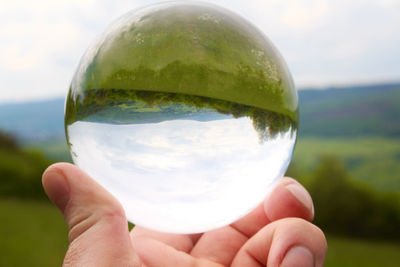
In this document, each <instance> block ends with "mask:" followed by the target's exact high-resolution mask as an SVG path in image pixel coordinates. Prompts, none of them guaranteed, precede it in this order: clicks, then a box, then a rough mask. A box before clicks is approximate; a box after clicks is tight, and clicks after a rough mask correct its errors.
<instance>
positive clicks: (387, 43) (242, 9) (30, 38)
mask: <svg viewBox="0 0 400 267" xmlns="http://www.w3.org/2000/svg"><path fill="white" fill-rule="evenodd" d="M155 2H158V1H156V0H151V1H146V0H134V1H129V0H123V1H111V0H102V1H94V0H86V1H84V0H81V1H78V0H73V1H71V0H70V1H68V0H58V1H51V0H35V1H34V0H13V1H8V0H0V25H2V26H1V27H0V84H1V85H2V88H1V89H0V102H4V101H11V100H25V99H33V98H43V97H53V96H60V95H64V94H65V92H66V90H67V88H68V86H69V82H70V79H71V77H72V75H73V72H74V69H75V67H76V66H77V63H78V61H79V59H80V57H81V55H82V54H83V52H84V51H85V50H86V48H87V47H88V45H89V44H90V43H91V42H92V40H93V39H94V37H95V36H97V35H98V34H100V33H101V32H102V31H103V30H104V29H105V28H106V26H107V25H108V24H110V23H111V22H112V21H113V20H115V19H116V18H117V17H119V16H120V15H122V14H123V13H125V12H127V11H129V10H131V9H133V8H136V7H138V6H141V5H144V4H149V3H155ZM212 2H214V3H216V4H218V5H221V6H225V7H227V8H229V9H231V10H233V11H234V12H236V13H239V14H240V15H242V16H244V17H246V18H248V19H249V20H250V21H251V22H253V23H254V24H256V25H257V26H258V27H259V28H260V29H261V30H262V31H264V32H265V33H266V34H267V35H268V36H269V37H270V39H271V40H272V41H273V42H274V44H275V45H276V46H277V47H278V49H279V50H280V51H281V53H282V54H283V56H284V58H285V59H286V61H287V62H288V65H289V67H290V69H291V71H292V74H293V76H294V80H295V81H296V83H297V84H298V85H304V84H315V83H321V84H329V83H335V82H337V81H338V80H342V81H343V82H346V81H348V82H356V81H357V80H359V79H361V80H368V79H376V80H379V79H393V80H394V79H400V52H399V50H398V47H399V46H400V32H399V31H398V26H399V25H400V16H399V15H398V14H400V1H397V0H348V1H345V0H338V1H328V0H287V1H281V0H268V1H266V0H248V1H245V2H243V1H238V0H233V1H229V0H215V1H212ZM376 66H379V68H378V67H376Z"/></svg>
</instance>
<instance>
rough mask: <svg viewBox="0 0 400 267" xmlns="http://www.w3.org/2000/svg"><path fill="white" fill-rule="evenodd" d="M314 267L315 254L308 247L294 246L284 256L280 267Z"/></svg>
mask: <svg viewBox="0 0 400 267" xmlns="http://www.w3.org/2000/svg"><path fill="white" fill-rule="evenodd" d="M293 266H296V267H314V256H313V254H312V253H311V251H310V250H309V249H308V248H305V247H301V246H295V247H292V248H291V249H290V250H289V251H288V252H287V253H286V255H285V257H284V258H283V261H282V263H281V265H280V267H293Z"/></svg>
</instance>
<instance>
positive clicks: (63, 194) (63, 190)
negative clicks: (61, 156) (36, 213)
mask: <svg viewBox="0 0 400 267" xmlns="http://www.w3.org/2000/svg"><path fill="white" fill-rule="evenodd" d="M58 165H59V164H53V165H51V166H50V167H48V168H47V169H46V170H45V172H44V173H43V176H42V184H43V188H44V191H45V192H46V194H47V196H48V197H49V199H50V200H51V201H52V202H53V203H54V204H55V205H56V206H57V207H58V208H59V209H60V211H61V212H62V213H64V210H65V207H66V206H67V203H68V202H69V200H70V194H71V188H70V185H69V183H68V179H67V178H66V177H65V174H64V172H63V171H62V170H60V169H59V168H58Z"/></svg>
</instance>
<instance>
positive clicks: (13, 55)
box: [0, 0, 400, 266]
mask: <svg viewBox="0 0 400 267" xmlns="http://www.w3.org/2000/svg"><path fill="white" fill-rule="evenodd" d="M155 2H158V1H145V0H132V1H128V0H124V1H111V0H103V1H94V0H93V1H92V0H80V1H77V0H69V1H67V0H58V1H50V0H36V1H30V0H14V1H7V0H0V25H2V26H1V27H0V40H1V42H0V84H1V88H0V251H1V257H0V266H27V265H28V266H58V265H60V264H61V262H62V259H63V256H64V253H65V251H66V249H67V245H68V244H67V230H66V227H65V225H64V222H63V220H62V217H61V215H59V213H58V210H57V209H56V208H55V207H54V206H52V205H51V204H50V202H49V201H48V200H47V198H46V196H45V194H44V192H43V190H42V187H41V174H42V172H43V170H44V169H45V168H46V167H47V166H48V165H50V164H51V163H53V162H57V161H71V159H70V156H69V153H68V150H67V146H66V141H65V136H64V126H63V113H64V96H65V94H66V92H67V89H68V86H69V83H70V79H71V78H72V75H73V72H74V70H75V68H76V66H77V64H78V61H79V59H80V57H81V56H82V54H83V53H84V51H85V49H86V48H87V47H88V45H89V44H90V43H91V42H92V40H93V39H94V38H95V37H96V36H97V35H99V34H100V33H101V32H102V31H103V30H104V29H105V27H106V26H107V25H108V24H110V23H111V22H112V21H113V20H115V19H116V18H117V17H119V16H120V15H122V14H124V13H126V12H127V11H129V10H131V9H133V8H137V7H139V6H143V5H146V4H151V3H155ZM210 2H213V3H216V4H218V5H221V6H223V7H226V8H229V9H231V10H233V11H234V12H236V13H238V14H241V15H242V16H244V17H246V18H247V19H248V20H250V21H251V22H252V23H254V24H255V25H257V26H258V27H259V28H260V29H261V30H262V31H263V32H264V33H266V35H267V36H268V37H269V38H270V39H271V40H272V42H273V43H274V44H275V45H276V47H277V48H278V49H279V51H280V52H281V54H282V55H283V57H284V58H285V59H286V62H287V63H288V65H289V68H290V70H291V72H292V74H293V77H294V80H295V83H296V85H297V88H298V89H299V101H300V118H301V121H300V133H299V136H298V142H297V146H296V150H295V153H294V157H293V160H292V163H291V165H290V167H289V169H288V173H287V174H288V175H290V176H293V177H295V178H296V179H298V180H299V181H300V182H302V183H303V184H304V185H305V186H306V188H307V189H308V190H309V191H310V193H311V195H312V197H313V199H314V203H315V210H316V217H315V223H316V224H317V225H318V226H319V227H321V228H322V229H323V230H324V231H325V232H326V234H327V239H328V245H329V250H328V254H327V261H326V266H398V263H399V262H400V253H399V251H400V231H399V229H400V104H399V103H400V50H399V49H398V48H399V47H400V31H399V30H398V29H399V27H400V16H398V14H400V1H398V0H347V1H345V0H338V1H327V0H287V1H279V0H266V1H262V0H247V1H236V0H234V1H228V0H218V1H210Z"/></svg>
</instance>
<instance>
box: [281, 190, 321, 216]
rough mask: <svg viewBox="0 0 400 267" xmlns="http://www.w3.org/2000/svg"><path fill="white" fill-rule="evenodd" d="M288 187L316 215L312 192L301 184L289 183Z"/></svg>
mask: <svg viewBox="0 0 400 267" xmlns="http://www.w3.org/2000/svg"><path fill="white" fill-rule="evenodd" d="M286 188H287V189H288V190H289V191H290V192H291V193H292V194H293V196H294V197H295V198H297V199H298V200H299V201H300V202H301V203H303V205H304V206H305V207H306V208H307V209H309V210H311V212H312V214H313V215H314V204H313V202H312V199H311V196H310V194H309V193H308V192H307V191H306V190H305V189H304V187H302V186H301V185H299V184H288V185H287V186H286Z"/></svg>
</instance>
